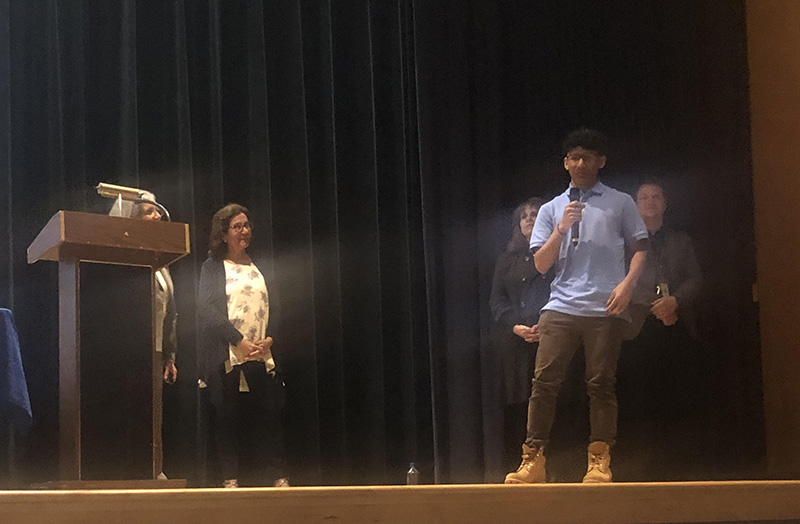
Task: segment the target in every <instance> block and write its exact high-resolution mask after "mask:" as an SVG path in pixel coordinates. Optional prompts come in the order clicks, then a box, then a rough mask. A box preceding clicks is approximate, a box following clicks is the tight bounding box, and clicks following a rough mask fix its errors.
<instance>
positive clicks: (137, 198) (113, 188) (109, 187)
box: [95, 182, 171, 222]
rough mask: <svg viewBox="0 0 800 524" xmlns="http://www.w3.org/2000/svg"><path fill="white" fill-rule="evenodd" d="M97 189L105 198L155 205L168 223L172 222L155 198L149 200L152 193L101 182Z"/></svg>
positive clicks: (165, 209)
mask: <svg viewBox="0 0 800 524" xmlns="http://www.w3.org/2000/svg"><path fill="white" fill-rule="evenodd" d="M95 189H97V194H98V195H100V196H101V197H104V198H116V199H119V200H127V201H128V202H133V203H135V204H153V205H154V206H156V207H157V208H158V211H159V212H160V213H161V215H162V216H163V217H165V218H166V219H167V222H170V221H171V219H170V216H169V211H167V208H165V207H164V206H162V205H161V204H159V203H158V202H156V201H155V198H153V199H150V198H147V197H148V195H152V193H150V192H149V191H145V190H144V189H138V188H135V187H127V186H118V185H115V184H106V183H105V182H100V183H99V184H97V187H96V188H95Z"/></svg>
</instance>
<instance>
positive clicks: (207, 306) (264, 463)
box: [198, 204, 288, 487]
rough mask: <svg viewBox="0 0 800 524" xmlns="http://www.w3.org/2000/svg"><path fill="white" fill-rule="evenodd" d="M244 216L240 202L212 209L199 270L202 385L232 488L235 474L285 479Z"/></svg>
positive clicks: (258, 279) (261, 283) (275, 380)
mask: <svg viewBox="0 0 800 524" xmlns="http://www.w3.org/2000/svg"><path fill="white" fill-rule="evenodd" d="M248 214H249V211H248V210H247V208H245V207H243V206H240V205H239V204H228V205H227V206H225V207H223V208H222V209H220V210H219V211H217V212H216V213H215V214H214V217H213V219H212V221H211V234H210V238H209V258H208V259H206V261H205V262H204V263H203V267H202V269H201V271H200V292H199V301H198V308H199V311H198V316H199V324H200V325H199V328H200V347H199V349H200V355H199V366H200V385H201V387H202V386H203V385H207V387H208V389H209V393H210V395H209V396H210V398H211V403H212V405H213V407H214V411H215V414H216V416H215V420H216V435H215V437H216V448H217V454H218V456H219V459H220V467H221V470H222V475H223V479H225V480H224V483H223V485H224V486H225V487H238V485H239V479H240V473H241V474H242V475H241V478H243V479H245V480H246V481H247V483H249V484H254V485H264V484H265V483H267V482H269V483H272V482H275V485H288V484H287V483H286V481H285V479H282V478H280V477H282V466H283V428H282V424H281V409H282V407H283V402H284V392H283V383H282V382H281V379H280V377H279V376H278V375H277V367H276V364H275V359H274V358H273V354H272V341H273V339H272V336H271V335H272V333H273V330H272V329H271V328H272V324H274V321H273V322H270V312H271V311H270V301H269V290H268V288H267V285H266V281H265V278H264V271H262V269H263V266H261V265H260V264H256V263H254V261H253V260H252V259H251V258H250V255H249V254H248V253H247V248H248V247H250V240H251V236H252V232H253V225H252V223H251V222H250V220H249V218H248ZM276 479H277V481H276Z"/></svg>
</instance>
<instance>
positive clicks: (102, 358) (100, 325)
mask: <svg viewBox="0 0 800 524" xmlns="http://www.w3.org/2000/svg"><path fill="white" fill-rule="evenodd" d="M188 253H189V226H188V225H187V224H181V223H174V222H150V221H145V220H135V219H130V218H120V217H112V216H107V215H97V214H89V213H79V212H74V211H59V212H58V213H56V214H55V215H53V217H52V218H51V219H50V221H49V222H48V223H47V225H46V226H45V227H44V228H43V229H42V230H41V231H40V232H39V234H38V235H37V237H36V239H35V240H34V241H33V242H32V243H31V245H30V246H29V247H28V263H29V264H32V263H34V262H36V261H38V260H54V261H57V262H58V301H59V319H58V320H59V426H60V429H59V437H60V438H59V449H60V461H59V469H60V476H61V480H62V481H73V480H76V481H80V480H92V481H113V480H122V479H137V480H144V479H154V478H155V477H156V476H157V475H158V474H159V473H160V472H161V470H162V459H161V457H162V452H161V387H162V385H161V381H162V378H161V376H162V373H161V355H160V354H158V353H156V352H155V351H153V347H154V344H155V335H154V329H153V324H154V320H155V303H154V302H155V297H154V296H153V292H152V291H153V284H154V277H155V273H154V272H155V270H157V269H159V268H161V267H164V266H167V265H169V264H171V263H173V262H175V261H176V260H178V259H179V258H181V257H183V256H185V255H187V254H188Z"/></svg>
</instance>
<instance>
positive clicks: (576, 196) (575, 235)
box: [569, 187, 581, 246]
mask: <svg viewBox="0 0 800 524" xmlns="http://www.w3.org/2000/svg"><path fill="white" fill-rule="evenodd" d="M580 199H581V190H580V189H579V188H577V187H571V188H569V201H570V202H575V201H576V200H580ZM580 232H581V224H580V222H575V223H574V224H572V245H573V246H577V245H578V240H579V239H580Z"/></svg>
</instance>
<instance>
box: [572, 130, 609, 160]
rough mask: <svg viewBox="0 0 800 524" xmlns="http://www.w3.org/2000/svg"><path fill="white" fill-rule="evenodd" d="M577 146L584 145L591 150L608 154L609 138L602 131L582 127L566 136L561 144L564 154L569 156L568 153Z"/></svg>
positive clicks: (604, 154)
mask: <svg viewBox="0 0 800 524" xmlns="http://www.w3.org/2000/svg"><path fill="white" fill-rule="evenodd" d="M576 147H582V148H584V149H588V150H589V151H594V152H595V153H597V154H598V155H601V156H606V153H607V152H608V138H606V135H604V134H603V133H601V132H600V131H595V130H594V129H586V128H585V127H582V128H580V129H576V130H575V131H573V132H572V133H570V134H568V135H567V138H565V139H564V142H563V143H562V144H561V150H562V152H563V153H564V156H567V153H569V152H570V151H572V150H573V149H575V148H576Z"/></svg>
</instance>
